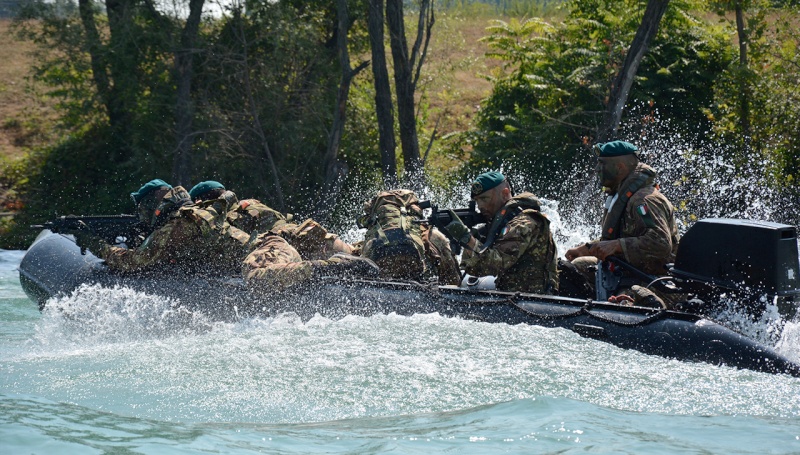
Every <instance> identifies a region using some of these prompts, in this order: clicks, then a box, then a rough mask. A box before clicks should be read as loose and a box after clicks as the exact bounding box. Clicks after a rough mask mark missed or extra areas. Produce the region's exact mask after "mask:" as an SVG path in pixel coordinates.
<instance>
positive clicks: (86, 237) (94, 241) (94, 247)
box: [72, 221, 106, 254]
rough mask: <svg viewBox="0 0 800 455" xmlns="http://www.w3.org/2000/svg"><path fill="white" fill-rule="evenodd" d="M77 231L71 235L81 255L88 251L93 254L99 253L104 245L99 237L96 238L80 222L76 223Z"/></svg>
mask: <svg viewBox="0 0 800 455" xmlns="http://www.w3.org/2000/svg"><path fill="white" fill-rule="evenodd" d="M78 224H79V226H80V227H79V229H78V230H76V231H74V232H73V233H72V235H74V236H75V244H76V245H78V247H80V249H81V254H86V250H89V251H91V252H93V253H97V252H99V251H100V248H101V247H102V246H103V245H104V244H105V243H106V242H105V241H103V239H101V238H100V237H97V236H96V235H94V233H92V231H91V230H89V226H86V224H85V223H83V222H82V221H81V222H79V223H78Z"/></svg>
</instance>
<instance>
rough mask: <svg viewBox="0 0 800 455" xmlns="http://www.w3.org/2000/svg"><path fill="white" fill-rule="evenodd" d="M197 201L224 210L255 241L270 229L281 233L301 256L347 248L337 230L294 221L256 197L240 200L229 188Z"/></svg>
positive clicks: (321, 255) (324, 256)
mask: <svg viewBox="0 0 800 455" xmlns="http://www.w3.org/2000/svg"><path fill="white" fill-rule="evenodd" d="M198 205H199V206H200V207H202V208H205V209H210V208H214V209H215V210H217V211H218V212H220V213H221V212H225V213H227V215H226V220H227V221H228V223H229V224H230V225H231V226H233V227H236V228H238V229H240V230H242V231H244V232H246V233H248V234H249V235H250V236H251V238H252V239H253V243H254V244H260V243H262V242H263V238H262V239H261V240H255V239H256V237H257V236H258V235H260V234H264V233H268V232H271V233H272V234H273V235H278V236H281V237H283V239H284V240H286V241H287V242H288V243H289V245H291V246H292V247H294V248H295V249H296V250H297V252H298V253H299V254H300V256H301V257H302V258H303V259H327V258H329V257H330V256H332V255H333V254H335V253H349V252H350V248H347V247H346V246H345V247H344V248H341V246H340V245H338V244H337V242H336V240H338V239H339V237H338V236H337V235H336V234H333V233H330V232H328V231H327V230H325V228H323V227H322V226H321V225H320V224H319V223H317V222H316V221H314V220H312V219H307V220H306V221H304V222H303V223H301V224H299V225H298V224H296V223H294V222H293V221H294V220H293V216H292V215H291V214H287V215H284V214H282V213H280V212H278V211H277V210H275V209H273V208H271V207H269V206H267V205H266V204H264V203H262V202H261V201H259V200H258V199H244V200H241V201H240V200H238V198H237V197H236V194H234V193H233V192H232V191H225V192H224V193H223V194H222V195H221V196H220V197H219V198H217V199H212V200H209V201H205V202H202V203H200V204H198Z"/></svg>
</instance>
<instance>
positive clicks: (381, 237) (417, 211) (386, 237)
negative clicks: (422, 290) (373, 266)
mask: <svg viewBox="0 0 800 455" xmlns="http://www.w3.org/2000/svg"><path fill="white" fill-rule="evenodd" d="M422 217H423V213H422V209H421V208H420V207H419V199H417V195H416V194H414V192H413V191H410V190H391V191H384V192H381V193H378V195H377V196H375V197H374V198H373V199H371V200H370V201H367V202H366V203H364V215H362V216H361V217H360V218H359V226H360V227H362V228H366V229H367V233H366V236H365V238H364V244H363V247H362V249H361V255H362V256H363V257H366V258H368V259H372V260H373V261H375V263H377V264H378V266H379V267H381V273H382V274H383V276H384V277H386V278H408V279H421V278H422V277H423V276H425V275H429V274H430V272H431V270H430V268H429V267H428V264H427V261H426V260H425V242H424V241H423V235H422V229H421V226H420V223H419V221H420V220H421V219H422Z"/></svg>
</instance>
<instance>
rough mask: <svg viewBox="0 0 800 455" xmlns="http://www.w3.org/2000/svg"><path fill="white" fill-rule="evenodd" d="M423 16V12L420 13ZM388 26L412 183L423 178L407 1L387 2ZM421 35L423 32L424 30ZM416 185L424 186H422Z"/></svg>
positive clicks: (407, 172) (405, 158) (407, 175)
mask: <svg viewBox="0 0 800 455" xmlns="http://www.w3.org/2000/svg"><path fill="white" fill-rule="evenodd" d="M420 14H422V11H420ZM386 23H387V24H388V27H389V43H390V45H391V48H392V61H393V62H394V84H395V91H396V93H397V117H398V121H399V124H400V144H401V147H402V149H403V161H404V169H405V179H406V181H408V182H409V183H412V182H413V181H414V180H415V179H416V177H417V176H421V171H422V162H421V160H420V153H419V138H418V137H417V121H416V112H415V109H414V105H415V103H414V85H413V80H412V75H413V68H412V64H413V62H412V60H411V58H410V57H409V55H408V45H407V43H406V32H405V23H404V13H403V0H387V1H386ZM420 33H422V31H421V30H420ZM412 186H422V185H421V184H418V185H414V184H412Z"/></svg>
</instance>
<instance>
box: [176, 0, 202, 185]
mask: <svg viewBox="0 0 800 455" xmlns="http://www.w3.org/2000/svg"><path fill="white" fill-rule="evenodd" d="M204 3H205V0H190V1H189V17H188V18H187V19H186V24H184V27H183V31H182V32H181V42H180V47H179V48H178V49H177V50H176V52H175V68H174V70H175V80H176V84H177V93H176V100H175V139H176V146H175V156H174V158H173V161H172V181H173V184H175V185H184V186H185V185H188V184H189V183H190V179H191V178H192V166H191V164H192V158H191V151H192V144H193V142H194V141H193V134H192V120H193V118H194V103H193V102H192V79H193V78H194V72H193V64H194V53H195V44H196V42H197V34H198V31H199V29H200V19H201V16H202V13H203V5H204Z"/></svg>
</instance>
